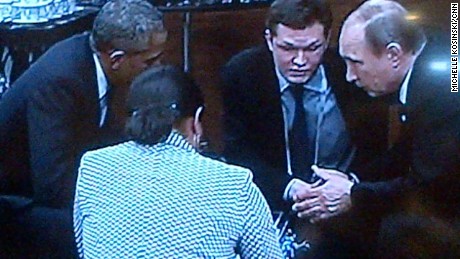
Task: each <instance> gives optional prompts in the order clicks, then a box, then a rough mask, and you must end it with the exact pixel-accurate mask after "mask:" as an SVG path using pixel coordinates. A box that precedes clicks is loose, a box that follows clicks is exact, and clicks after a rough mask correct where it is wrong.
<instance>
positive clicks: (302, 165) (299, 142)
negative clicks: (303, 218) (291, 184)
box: [289, 85, 313, 182]
mask: <svg viewBox="0 0 460 259" xmlns="http://www.w3.org/2000/svg"><path fill="white" fill-rule="evenodd" d="M290 91H291V93H292V95H293V96H294V101H295V110H294V121H293V123H292V128H291V130H290V132H289V151H290V154H291V156H290V158H291V170H292V173H293V175H294V176H296V177H299V178H300V179H302V180H305V181H307V182H310V180H311V179H310V178H311V170H310V168H309V167H310V165H311V164H312V162H313V161H309V160H311V159H309V157H310V155H309V150H308V147H309V144H308V143H309V141H308V132H307V123H306V114H305V109H304V106H303V94H304V88H303V86H302V85H291V86H290Z"/></svg>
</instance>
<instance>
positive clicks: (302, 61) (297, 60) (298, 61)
mask: <svg viewBox="0 0 460 259" xmlns="http://www.w3.org/2000/svg"><path fill="white" fill-rule="evenodd" d="M307 62H308V58H307V55H306V54H305V52H304V51H303V50H301V49H299V50H298V51H297V52H296V55H295V56H294V59H293V60H292V63H294V65H296V66H298V67H303V66H305V65H306V64H307Z"/></svg>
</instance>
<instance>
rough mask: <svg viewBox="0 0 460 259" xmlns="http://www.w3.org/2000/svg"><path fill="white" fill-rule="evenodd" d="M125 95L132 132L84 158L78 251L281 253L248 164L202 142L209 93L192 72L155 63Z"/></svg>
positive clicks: (111, 254)
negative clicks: (214, 153)
mask: <svg viewBox="0 0 460 259" xmlns="http://www.w3.org/2000/svg"><path fill="white" fill-rule="evenodd" d="M127 104H128V109H129V113H130V118H129V119H128V121H127V124H126V132H127V134H128V136H129V138H130V140H129V141H127V142H124V143H121V144H118V145H114V146H110V147H106V148H102V149H98V150H94V151H90V152H87V153H86V154H85V155H84V156H83V157H82V160H81V165H80V168H79V175H78V180H77V187H76V194H75V204H74V227H75V235H76V241H77V246H78V252H79V255H80V257H81V258H102V257H107V258H123V257H126V258H135V257H136V258H137V257H146V258H235V256H237V255H239V256H240V258H282V256H281V250H280V247H279V244H278V242H277V240H276V238H275V228H274V225H273V220H272V217H271V214H270V210H269V207H268V205H267V203H266V201H265V199H264V197H263V196H262V194H261V193H260V191H259V189H258V188H257V187H256V185H255V184H254V183H253V182H252V174H251V172H250V171H249V170H248V169H245V168H242V167H237V166H232V165H228V164H225V163H223V162H220V161H217V160H213V159H210V158H207V157H204V156H202V155H200V153H199V152H198V150H197V148H198V146H199V142H200V137H201V135H202V132H203V129H202V125H201V121H200V117H201V113H202V111H203V98H202V94H201V91H200V89H199V88H198V87H197V86H196V85H195V84H194V83H193V81H192V80H191V78H190V77H189V76H188V75H187V74H185V73H184V72H182V71H181V70H180V69H178V68H175V67H172V66H160V67H155V68H151V69H149V70H147V71H145V72H143V73H142V74H141V75H140V76H139V77H137V78H136V79H135V80H134V82H133V84H132V86H131V90H130V94H129V97H128V101H127Z"/></svg>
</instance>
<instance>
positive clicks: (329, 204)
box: [288, 165, 353, 223]
mask: <svg viewBox="0 0 460 259" xmlns="http://www.w3.org/2000/svg"><path fill="white" fill-rule="evenodd" d="M312 170H313V171H314V173H315V174H316V175H317V176H319V177H320V178H321V179H320V180H318V181H316V182H314V183H312V184H309V183H306V182H304V181H302V180H299V179H294V180H293V181H294V182H293V184H292V185H291V187H290V188H289V192H288V198H290V199H291V200H293V201H294V205H293V206H292V210H293V211H294V212H296V213H297V216H298V217H299V218H306V219H309V220H310V222H311V223H316V222H319V221H321V220H325V219H328V218H330V217H333V216H336V215H339V214H341V213H343V212H346V211H347V210H348V209H349V208H350V207H351V199H350V192H351V187H352V186H353V182H352V181H350V180H349V179H348V176H347V175H346V174H344V173H342V172H340V171H337V170H333V169H324V168H318V167H317V166H316V165H313V166H312Z"/></svg>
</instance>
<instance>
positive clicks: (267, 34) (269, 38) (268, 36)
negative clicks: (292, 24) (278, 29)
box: [264, 29, 273, 51]
mask: <svg viewBox="0 0 460 259" xmlns="http://www.w3.org/2000/svg"><path fill="white" fill-rule="evenodd" d="M264 38H265V42H267V46H268V49H269V50H270V51H273V36H272V34H271V32H270V30H269V29H265V31H264Z"/></svg>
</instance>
